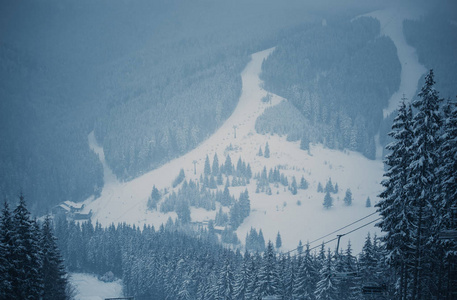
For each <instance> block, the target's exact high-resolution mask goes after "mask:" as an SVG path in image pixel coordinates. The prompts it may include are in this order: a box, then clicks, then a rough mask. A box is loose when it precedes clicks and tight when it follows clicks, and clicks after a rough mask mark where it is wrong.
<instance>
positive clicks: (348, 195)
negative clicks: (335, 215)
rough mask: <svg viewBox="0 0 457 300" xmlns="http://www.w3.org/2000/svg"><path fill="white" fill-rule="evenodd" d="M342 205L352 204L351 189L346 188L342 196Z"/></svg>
mask: <svg viewBox="0 0 457 300" xmlns="http://www.w3.org/2000/svg"><path fill="white" fill-rule="evenodd" d="M344 205H346V206H351V205H352V192H351V189H347V190H346V195H345V196H344Z"/></svg>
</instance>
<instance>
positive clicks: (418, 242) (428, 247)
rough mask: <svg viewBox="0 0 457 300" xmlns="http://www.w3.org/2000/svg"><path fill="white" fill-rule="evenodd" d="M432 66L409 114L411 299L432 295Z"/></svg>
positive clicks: (435, 158)
mask: <svg viewBox="0 0 457 300" xmlns="http://www.w3.org/2000/svg"><path fill="white" fill-rule="evenodd" d="M434 84H435V80H434V74H433V70H430V72H429V73H428V74H427V76H425V84H424V86H423V87H422V89H421V92H420V93H419V95H418V96H419V97H418V99H416V100H415V101H414V102H413V106H414V107H415V108H416V109H417V113H416V115H415V116H414V118H413V136H414V140H413V143H412V145H411V147H410V152H411V154H412V157H411V163H410V165H409V168H408V169H409V172H410V178H409V180H408V183H407V185H406V188H407V189H408V192H409V195H410V197H409V198H410V199H411V201H412V203H413V208H414V210H413V212H414V214H415V222H414V225H415V226H414V229H415V230H414V233H413V239H414V242H413V244H412V245H411V246H412V248H413V249H414V253H413V255H414V270H413V271H414V273H413V288H412V298H413V299H429V298H430V297H432V295H431V294H430V293H432V290H431V288H432V285H433V283H432V281H433V274H430V272H429V271H430V266H431V264H432V258H433V257H436V254H434V253H433V251H434V244H435V243H436V240H435V239H436V237H437V236H438V232H437V230H438V225H439V221H438V220H437V219H439V218H436V214H437V213H438V211H439V203H438V199H437V197H436V195H439V194H440V193H439V190H438V188H437V187H438V185H439V184H438V183H439V181H438V180H439V178H438V177H437V168H438V163H439V161H440V157H439V153H438V152H437V149H438V148H439V146H440V145H439V141H440V137H439V135H440V126H441V116H440V111H439V104H440V101H441V100H440V99H439V98H438V92H437V91H436V90H435V88H434Z"/></svg>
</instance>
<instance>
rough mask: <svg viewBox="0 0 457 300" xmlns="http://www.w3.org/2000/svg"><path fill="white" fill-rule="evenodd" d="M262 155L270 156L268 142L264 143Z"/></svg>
mask: <svg viewBox="0 0 457 300" xmlns="http://www.w3.org/2000/svg"><path fill="white" fill-rule="evenodd" d="M263 157H265V158H270V146H269V145H268V142H267V143H266V144H265V151H264V152H263Z"/></svg>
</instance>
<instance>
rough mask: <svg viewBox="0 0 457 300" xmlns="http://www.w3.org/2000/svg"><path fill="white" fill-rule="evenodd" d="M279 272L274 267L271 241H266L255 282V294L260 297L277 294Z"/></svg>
mask: <svg viewBox="0 0 457 300" xmlns="http://www.w3.org/2000/svg"><path fill="white" fill-rule="evenodd" d="M279 280H280V278H279V274H277V268H276V254H275V252H274V248H273V243H272V242H271V241H268V245H267V248H266V250H265V253H264V255H263V260H262V266H261V267H260V270H259V281H258V284H257V288H256V290H257V294H258V295H260V296H261V297H265V296H275V295H277V294H279V291H278V288H279V287H278V284H279Z"/></svg>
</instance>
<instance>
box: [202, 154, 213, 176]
mask: <svg viewBox="0 0 457 300" xmlns="http://www.w3.org/2000/svg"><path fill="white" fill-rule="evenodd" d="M203 173H204V174H205V177H207V176H209V175H211V165H210V164H209V157H208V154H207V155H206V158H205V167H204V169H203Z"/></svg>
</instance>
